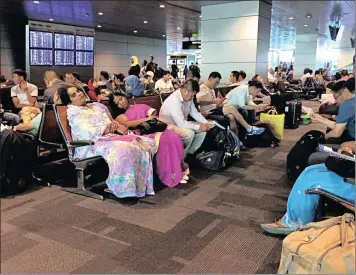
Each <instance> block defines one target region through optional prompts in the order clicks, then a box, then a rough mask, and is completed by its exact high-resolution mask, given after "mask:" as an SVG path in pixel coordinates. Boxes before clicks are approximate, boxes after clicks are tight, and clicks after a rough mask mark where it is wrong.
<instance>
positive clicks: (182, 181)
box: [179, 179, 188, 184]
mask: <svg viewBox="0 0 356 275" xmlns="http://www.w3.org/2000/svg"><path fill="white" fill-rule="evenodd" d="M179 183H180V184H187V183H188V182H187V181H186V180H184V179H183V180H181V181H180V182H179Z"/></svg>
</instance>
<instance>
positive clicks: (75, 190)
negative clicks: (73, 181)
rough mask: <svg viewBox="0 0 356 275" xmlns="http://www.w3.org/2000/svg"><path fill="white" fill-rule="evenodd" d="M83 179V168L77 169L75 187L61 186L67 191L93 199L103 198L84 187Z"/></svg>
mask: <svg viewBox="0 0 356 275" xmlns="http://www.w3.org/2000/svg"><path fill="white" fill-rule="evenodd" d="M84 180H85V178H84V170H82V169H77V187H62V190H63V191H66V192H69V193H74V194H77V195H82V196H85V197H90V198H93V199H98V200H104V197H103V196H101V195H99V194H97V193H94V192H92V191H89V190H88V189H86V188H85V184H84Z"/></svg>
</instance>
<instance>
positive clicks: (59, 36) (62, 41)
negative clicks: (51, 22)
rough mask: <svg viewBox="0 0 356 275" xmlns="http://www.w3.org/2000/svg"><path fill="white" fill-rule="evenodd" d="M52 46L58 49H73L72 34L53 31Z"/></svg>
mask: <svg viewBox="0 0 356 275" xmlns="http://www.w3.org/2000/svg"><path fill="white" fill-rule="evenodd" d="M54 48H55V49H60V50H74V35H73V34H63V33H55V34H54Z"/></svg>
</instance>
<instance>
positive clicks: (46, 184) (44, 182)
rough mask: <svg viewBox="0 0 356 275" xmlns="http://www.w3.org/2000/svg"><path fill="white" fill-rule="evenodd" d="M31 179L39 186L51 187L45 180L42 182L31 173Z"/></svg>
mask: <svg viewBox="0 0 356 275" xmlns="http://www.w3.org/2000/svg"><path fill="white" fill-rule="evenodd" d="M32 178H33V179H34V180H36V181H37V182H38V183H39V184H41V185H45V186H47V187H52V185H51V184H50V183H49V182H47V181H45V180H43V179H41V178H38V177H36V176H35V174H34V173H32Z"/></svg>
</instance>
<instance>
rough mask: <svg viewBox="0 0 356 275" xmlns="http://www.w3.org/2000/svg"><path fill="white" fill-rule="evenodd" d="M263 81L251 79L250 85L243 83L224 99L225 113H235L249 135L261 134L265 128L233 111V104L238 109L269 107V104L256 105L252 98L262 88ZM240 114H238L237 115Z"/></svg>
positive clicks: (235, 116) (259, 109)
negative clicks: (250, 122) (253, 123)
mask: <svg viewBox="0 0 356 275" xmlns="http://www.w3.org/2000/svg"><path fill="white" fill-rule="evenodd" d="M262 88H263V87H262V84H261V82H257V81H249V82H248V85H242V86H239V87H236V88H235V89H233V90H231V91H230V92H229V93H228V94H227V95H226V98H225V100H224V113H225V114H227V113H231V114H233V116H234V118H235V119H236V121H237V122H239V123H240V125H241V126H242V127H244V128H245V129H246V131H247V135H259V134H261V133H263V132H264V128H258V127H256V126H251V125H249V124H248V123H247V122H246V121H245V119H244V118H243V117H242V116H241V115H240V114H239V113H238V112H237V113H233V111H232V110H231V106H232V107H234V108H236V109H238V110H256V111H257V112H261V111H265V110H266V109H268V105H267V104H259V105H256V104H255V103H254V102H253V101H252V98H253V97H255V96H256V95H257V94H258V93H260V92H261V90H262ZM237 114H238V115H237Z"/></svg>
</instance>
